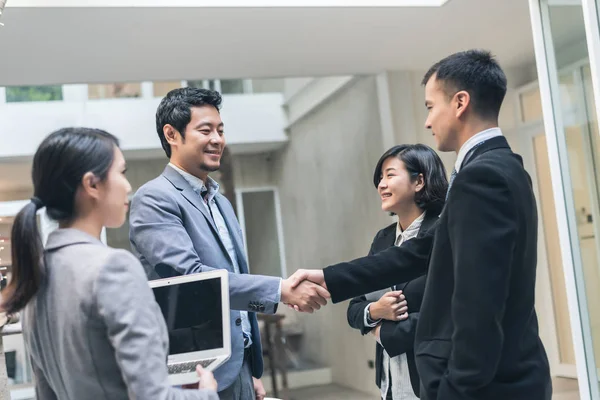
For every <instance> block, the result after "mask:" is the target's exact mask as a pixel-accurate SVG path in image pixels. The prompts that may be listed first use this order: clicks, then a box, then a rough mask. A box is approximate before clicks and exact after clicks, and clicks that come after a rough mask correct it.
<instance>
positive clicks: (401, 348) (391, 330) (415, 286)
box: [347, 213, 438, 396]
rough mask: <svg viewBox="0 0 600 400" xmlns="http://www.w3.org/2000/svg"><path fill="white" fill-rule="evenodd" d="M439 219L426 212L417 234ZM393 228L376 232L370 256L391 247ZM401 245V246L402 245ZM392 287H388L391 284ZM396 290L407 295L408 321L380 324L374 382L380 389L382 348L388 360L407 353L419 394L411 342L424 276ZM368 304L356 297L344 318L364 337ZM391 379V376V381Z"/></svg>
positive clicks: (415, 325) (413, 380) (414, 388)
mask: <svg viewBox="0 0 600 400" xmlns="http://www.w3.org/2000/svg"><path fill="white" fill-rule="evenodd" d="M437 219H438V216H437V215H436V214H434V213H426V214H425V219H424V220H423V223H422V224H421V228H420V229H419V234H418V235H417V236H419V235H424V234H425V233H426V232H427V231H428V230H429V229H431V228H432V227H433V226H434V224H435V222H436V221H437ZM396 225H397V224H392V225H390V226H388V227H387V228H384V229H382V230H380V231H379V232H377V235H375V238H374V239H373V244H372V245H371V250H370V251H369V255H371V254H376V253H379V252H380V251H382V250H385V249H387V248H389V247H391V246H393V245H394V242H395V241H396ZM402 245H403V246H404V244H402ZM390 286H391V285H390ZM397 288H398V290H402V291H403V293H404V295H405V296H406V299H407V302H408V313H409V314H408V319H407V320H405V321H400V322H393V321H383V322H382V324H381V330H380V332H379V334H380V340H381V343H382V344H383V346H382V345H380V344H377V346H376V350H375V381H376V383H377V386H379V387H381V374H382V363H383V349H384V347H385V349H386V351H387V353H388V355H389V356H390V357H395V356H398V355H400V354H404V353H406V359H407V362H408V370H409V374H410V383H411V385H412V388H413V391H414V392H415V394H416V395H417V396H418V395H419V389H420V388H419V374H418V372H417V366H416V363H415V354H414V351H413V350H414V343H415V330H416V327H417V321H418V318H419V310H420V308H421V302H422V301H423V293H424V291H425V275H422V276H420V277H418V278H416V279H413V280H412V281H409V282H404V283H401V284H399V285H397ZM369 303H371V301H369V300H367V298H366V297H365V296H364V295H363V296H359V297H356V298H354V299H353V300H352V301H351V302H350V305H349V306H348V311H347V318H348V324H349V325H350V326H351V327H353V328H355V329H358V330H360V331H361V333H362V334H363V335H366V334H367V333H369V331H371V329H372V328H369V327H367V326H365V323H364V312H365V307H367V305H368V304H369ZM393 379H394V377H392V381H393Z"/></svg>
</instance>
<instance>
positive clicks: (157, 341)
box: [23, 229, 219, 400]
mask: <svg viewBox="0 0 600 400" xmlns="http://www.w3.org/2000/svg"><path fill="white" fill-rule="evenodd" d="M44 265H45V272H46V276H45V279H44V281H43V284H42V287H41V288H40V291H39V292H38V293H37V295H36V296H35V297H34V299H33V300H32V301H30V302H29V304H28V305H27V307H26V308H25V312H24V318H23V336H24V338H25V345H26V346H27V348H28V350H29V352H30V354H31V361H32V367H33V372H34V375H35V378H36V395H37V399H38V400H48V399H60V400H80V399H94V400H99V399H107V400H108V399H110V400H118V399H141V400H146V399H148V400H149V399H157V400H163V399H164V400H167V399H168V400H175V399H200V400H218V399H219V397H218V396H217V394H216V392H214V391H212V390H193V389H188V390H183V389H178V388H174V387H171V386H169V384H168V373H167V365H166V360H167V352H168V345H169V343H168V335H167V329H166V326H165V322H164V319H163V316H162V314H161V311H160V308H159V306H158V305H157V304H156V302H155V300H154V295H153V293H152V290H151V289H150V287H149V286H148V281H147V278H146V274H145V272H144V269H143V267H142V265H141V264H140V262H139V261H138V260H137V259H136V258H135V257H134V256H133V255H132V254H130V253H129V252H127V251H124V250H116V249H112V248H110V247H107V246H105V245H104V244H102V242H100V241H99V240H98V239H96V238H94V237H92V236H90V235H88V234H86V233H84V232H81V231H79V230H75V229H59V230H57V231H54V232H52V233H51V234H50V236H49V237H48V242H47V245H46V251H45V262H44Z"/></svg>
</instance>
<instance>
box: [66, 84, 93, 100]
mask: <svg viewBox="0 0 600 400" xmlns="http://www.w3.org/2000/svg"><path fill="white" fill-rule="evenodd" d="M62 97H63V101H74V102H77V101H79V102H81V101H87V100H88V85H86V84H77V85H63V86H62Z"/></svg>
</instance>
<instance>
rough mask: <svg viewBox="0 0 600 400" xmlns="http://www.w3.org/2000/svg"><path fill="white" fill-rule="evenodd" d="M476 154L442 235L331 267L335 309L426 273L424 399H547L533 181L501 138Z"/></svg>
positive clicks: (451, 201)
mask: <svg viewBox="0 0 600 400" xmlns="http://www.w3.org/2000/svg"><path fill="white" fill-rule="evenodd" d="M472 154H473V155H472V157H471V158H470V159H469V160H467V162H465V163H463V165H462V168H461V170H460V172H459V173H458V175H457V177H456V179H455V181H454V184H453V186H452V188H451V189H450V193H449V197H448V201H447V203H446V208H445V209H444V211H443V212H442V214H441V215H440V218H439V221H438V224H437V226H436V229H435V230H434V231H435V235H433V234H426V235H423V236H422V237H420V238H415V239H413V240H410V241H408V242H407V243H406V244H405V245H403V246H400V247H395V246H394V247H390V248H389V249H387V250H384V251H382V252H380V253H378V254H374V255H372V256H368V257H363V258H360V259H357V260H354V261H351V262H348V263H341V264H337V265H333V266H330V267H327V268H326V269H325V271H324V272H325V281H326V283H327V287H328V289H329V292H330V293H331V295H332V299H333V301H334V302H338V301H341V300H345V299H347V298H350V297H354V296H357V295H360V294H363V293H369V292H372V291H375V290H379V289H382V288H385V287H387V286H389V285H390V284H393V283H394V282H402V281H406V280H410V279H414V278H415V277H417V276H418V275H419V274H421V273H422V272H423V271H424V270H426V269H427V268H428V276H427V283H426V286H425V295H424V298H423V304H422V306H421V315H420V318H419V322H418V324H417V332H416V338H415V354H416V360H417V367H418V370H419V374H420V376H421V398H422V399H427V400H433V399H438V400H455V399H456V400H458V399H464V400H469V399H481V400H496V399H498V400H505V399H511V400H521V399H522V400H550V398H551V396H552V383H551V380H550V369H549V366H548V359H547V357H546V352H545V350H544V347H543V345H542V342H541V340H540V338H539V334H538V322H537V316H536V313H535V309H534V303H535V275H536V263H537V260H536V256H537V228H538V225H537V212H536V204H535V198H534V195H533V191H532V188H531V179H530V177H529V175H528V174H527V172H525V170H524V168H523V162H522V159H521V157H520V156H519V155H517V154H514V153H513V152H512V151H511V149H510V147H509V145H508V143H507V142H506V139H505V138H504V137H497V138H493V139H490V140H488V141H486V142H485V143H483V144H482V145H481V146H479V147H477V148H476V149H475V151H474V152H473V153H472ZM432 240H433V251H432V253H431V259H430V260H428V258H429V257H428V254H429V253H428V248H429V246H431V241H432Z"/></svg>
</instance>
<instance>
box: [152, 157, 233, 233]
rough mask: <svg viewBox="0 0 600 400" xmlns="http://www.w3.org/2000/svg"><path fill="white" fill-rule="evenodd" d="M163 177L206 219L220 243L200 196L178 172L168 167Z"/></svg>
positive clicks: (215, 227)
mask: <svg viewBox="0 0 600 400" xmlns="http://www.w3.org/2000/svg"><path fill="white" fill-rule="evenodd" d="M163 176H164V177H165V178H167V180H168V181H169V182H171V183H172V184H173V186H175V188H176V189H177V190H179V191H180V192H181V194H182V195H183V197H185V198H186V199H187V201H189V202H190V203H191V204H192V205H193V206H194V207H195V208H196V209H197V210H198V211H200V212H201V213H202V215H204V218H206V221H207V222H208V224H209V225H210V227H211V228H212V229H213V231H214V232H215V236H216V237H218V238H219V241H220V240H221V237H220V236H219V231H218V230H217V226H216V225H215V221H213V219H212V216H211V215H210V213H209V211H208V207H206V205H205V204H202V199H201V198H200V195H198V194H196V192H194V189H192V187H191V186H190V184H189V183H188V181H186V180H185V178H184V177H183V176H181V174H180V173H179V172H177V171H175V170H174V169H173V168H171V167H170V166H168V165H167V167H166V168H165V170H164V171H163ZM221 244H222V243H221Z"/></svg>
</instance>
